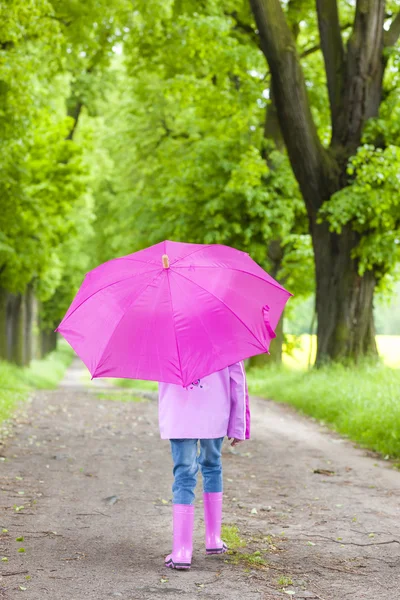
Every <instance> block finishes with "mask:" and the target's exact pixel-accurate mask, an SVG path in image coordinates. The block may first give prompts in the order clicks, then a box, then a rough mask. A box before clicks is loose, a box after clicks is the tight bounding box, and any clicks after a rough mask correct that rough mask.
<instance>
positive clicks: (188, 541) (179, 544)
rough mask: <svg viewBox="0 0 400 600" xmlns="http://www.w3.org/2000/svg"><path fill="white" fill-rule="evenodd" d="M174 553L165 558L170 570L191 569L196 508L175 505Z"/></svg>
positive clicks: (188, 505) (187, 505) (173, 507)
mask: <svg viewBox="0 0 400 600" xmlns="http://www.w3.org/2000/svg"><path fill="white" fill-rule="evenodd" d="M172 509H173V513H172V514H173V540H172V552H171V554H168V556H167V557H166V558H165V561H164V562H165V566H166V567H168V568H169V569H190V566H191V564H192V552H193V526H194V506H193V505H191V504H173V506H172Z"/></svg>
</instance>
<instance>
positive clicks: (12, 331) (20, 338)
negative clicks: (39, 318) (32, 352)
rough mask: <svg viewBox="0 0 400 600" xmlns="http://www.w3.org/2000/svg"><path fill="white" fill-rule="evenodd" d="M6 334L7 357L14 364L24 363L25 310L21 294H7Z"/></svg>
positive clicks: (21, 364) (23, 364)
mask: <svg viewBox="0 0 400 600" xmlns="http://www.w3.org/2000/svg"><path fill="white" fill-rule="evenodd" d="M7 309H8V310H7V312H8V315H7V328H8V331H7V334H8V336H7V337H8V345H9V352H8V353H9V359H10V360H11V362H14V363H15V364H16V365H18V366H20V367H23V366H25V364H26V352H25V319H26V310H25V302H24V297H23V296H22V294H9V297H8V306H7Z"/></svg>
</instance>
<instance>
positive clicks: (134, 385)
mask: <svg viewBox="0 0 400 600" xmlns="http://www.w3.org/2000/svg"><path fill="white" fill-rule="evenodd" d="M114 383H115V384H116V385H118V386H119V387H122V388H129V389H131V390H143V391H149V392H156V391H157V390H158V384H157V382H156V381H146V380H144V379H143V380H142V379H114Z"/></svg>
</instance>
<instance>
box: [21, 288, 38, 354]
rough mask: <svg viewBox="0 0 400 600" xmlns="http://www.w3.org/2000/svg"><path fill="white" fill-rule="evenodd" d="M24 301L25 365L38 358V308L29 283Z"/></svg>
mask: <svg viewBox="0 0 400 600" xmlns="http://www.w3.org/2000/svg"><path fill="white" fill-rule="evenodd" d="M24 300H25V364H27V365H29V363H30V362H31V360H32V358H38V306H37V300H36V298H35V294H34V285H33V283H32V282H31V283H29V284H28V286H27V288H26V292H25V295H24Z"/></svg>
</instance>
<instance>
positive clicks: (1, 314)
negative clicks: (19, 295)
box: [0, 288, 8, 360]
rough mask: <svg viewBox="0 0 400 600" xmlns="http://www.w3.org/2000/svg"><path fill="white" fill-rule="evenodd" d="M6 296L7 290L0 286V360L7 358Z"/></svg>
mask: <svg viewBox="0 0 400 600" xmlns="http://www.w3.org/2000/svg"><path fill="white" fill-rule="evenodd" d="M7 298H8V292H7V291H6V290H4V289H3V288H0V360H7V359H8V344H7Z"/></svg>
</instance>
